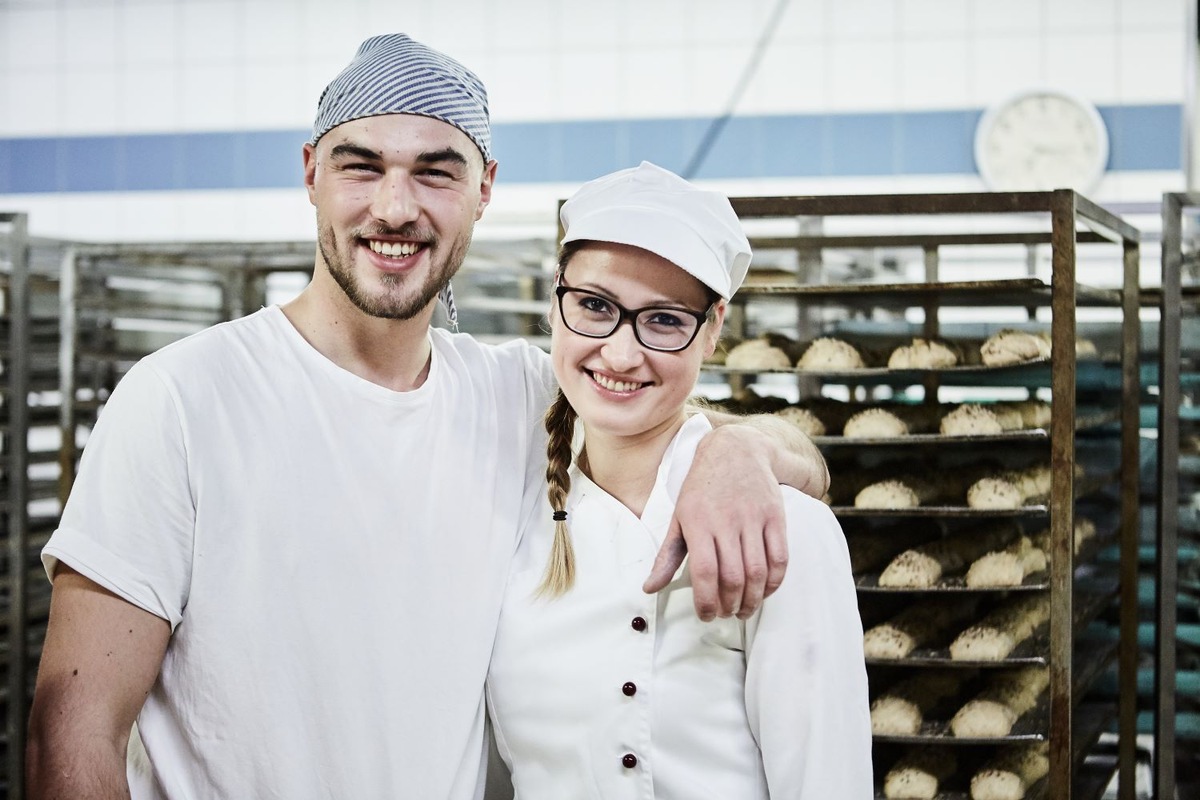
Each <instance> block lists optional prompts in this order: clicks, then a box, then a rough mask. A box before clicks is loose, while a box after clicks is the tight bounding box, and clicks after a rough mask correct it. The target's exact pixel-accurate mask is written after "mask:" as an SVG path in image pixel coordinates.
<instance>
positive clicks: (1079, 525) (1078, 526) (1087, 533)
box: [1029, 516, 1096, 554]
mask: <svg viewBox="0 0 1200 800" xmlns="http://www.w3.org/2000/svg"><path fill="white" fill-rule="evenodd" d="M1095 535H1096V523H1094V522H1092V521H1091V520H1090V519H1088V518H1087V517H1078V516H1077V517H1076V518H1075V526H1074V538H1075V542H1074V546H1075V553H1076V554H1078V553H1079V548H1081V547H1083V545H1084V543H1086V542H1087V541H1088V540H1090V539H1091V538H1092V537H1093V536H1095ZM1029 538H1030V540H1031V541H1032V542H1033V545H1034V546H1035V547H1038V548H1040V549H1041V550H1042V551H1043V552H1044V553H1049V552H1050V529H1049V528H1043V529H1042V530H1040V531H1038V532H1037V533H1034V534H1030V537H1029Z"/></svg>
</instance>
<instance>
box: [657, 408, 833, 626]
mask: <svg viewBox="0 0 1200 800" xmlns="http://www.w3.org/2000/svg"><path fill="white" fill-rule="evenodd" d="M703 413H704V414H705V416H706V417H708V420H709V422H711V423H712V425H713V427H714V428H715V430H713V432H712V433H710V434H709V435H708V436H706V437H704V439H703V440H702V441H701V443H700V446H699V447H698V448H697V449H696V457H695V459H694V460H693V462H692V468H691V470H690V471H689V472H688V475H687V478H686V479H685V480H684V483H683V486H682V488H681V489H680V492H679V502H678V503H677V504H676V507H675V516H674V518H673V519H672V520H671V525H670V528H668V530H667V536H666V539H665V540H664V541H663V545H662V547H661V548H660V549H659V552H658V558H657V559H656V560H655V562H654V567H653V569H652V570H651V572H650V577H649V578H648V579H647V580H646V583H645V585H644V587H643V588H644V589H645V591H647V592H656V591H658V590H660V589H662V588H663V587H664V586H666V585H667V584H668V583H669V582H670V581H671V577H672V576H673V575H674V574H675V571H676V570H677V569H679V565H680V564H681V563H683V558H684V555H685V554H690V556H691V562H690V566H689V569H690V571H691V576H692V590H693V594H694V596H695V602H696V614H697V615H698V616H699V617H700V618H701V619H703V620H709V619H712V618H713V617H714V616H723V617H727V616H731V615H734V614H736V615H737V616H738V617H741V618H742V619H745V618H746V617H748V616H750V615H751V614H753V613H754V611H755V610H756V609H757V608H758V607H759V605H761V604H762V600H763V598H764V597H767V596H769V595H770V594H771V593H772V592H774V591H775V590H776V589H777V588H778V587H779V585H780V584H781V583H782V582H783V576H784V573H785V571H786V570H787V560H788V554H787V530H786V528H785V519H784V513H783V501H782V498H781V496H780V493H779V484H780V483H784V484H787V485H789V486H792V487H795V488H796V489H798V490H800V491H802V492H804V493H805V494H808V495H811V496H813V497H817V498H819V497H821V496H822V495H824V494H825V492H826V491H827V490H828V488H829V471H828V469H826V467H825V459H824V457H822V456H821V453H820V451H819V450H818V449H817V447H816V445H814V444H813V443H812V441H811V440H810V439H809V438H808V437H807V436H805V435H804V434H803V433H802V432H801V431H800V430H798V429H797V428H796V427H795V426H794V425H792V424H791V423H789V422H787V421H786V420H782V419H779V418H777V417H773V416H771V415H769V414H762V415H757V416H751V417H735V416H733V415H730V414H722V413H719V412H715V411H712V410H709V409H705V410H704V411H703ZM727 423H734V424H727Z"/></svg>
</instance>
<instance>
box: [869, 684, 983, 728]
mask: <svg viewBox="0 0 1200 800" xmlns="http://www.w3.org/2000/svg"><path fill="white" fill-rule="evenodd" d="M969 678H970V675H968V674H967V673H966V671H965V670H941V671H939V670H928V671H924V670H923V671H920V672H917V673H916V674H914V675H913V676H911V677H909V678H905V679H904V680H902V681H900V682H899V683H897V684H895V685H894V686H892V687H891V688H889V689H887V690H885V691H884V692H883V693H882V694H880V695H879V696H878V697H876V698H875V701H874V702H873V703H871V732H872V733H874V734H876V735H878V736H916V735H917V734H918V733H919V732H920V730H921V724H922V723H923V722H924V721H925V715H926V714H928V713H931V712H932V711H933V710H934V709H935V708H937V707H938V705H939V704H941V703H942V702H943V701H946V700H948V699H950V698H953V697H957V696H958V694H959V693H960V692H961V691H962V687H963V684H964V683H966V681H967V680H968V679H969Z"/></svg>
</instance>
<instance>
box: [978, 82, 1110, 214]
mask: <svg viewBox="0 0 1200 800" xmlns="http://www.w3.org/2000/svg"><path fill="white" fill-rule="evenodd" d="M975 163H976V165H977V166H978V168H979V172H980V175H982V176H983V180H984V182H985V183H986V184H987V185H988V187H989V188H990V189H993V190H995V191H1048V190H1050V189H1074V190H1076V191H1078V192H1088V191H1091V190H1092V189H1094V188H1095V187H1096V184H1098V183H1099V181H1100V178H1101V176H1102V175H1103V174H1104V169H1105V167H1106V166H1107V164H1108V133H1107V131H1106V130H1105V128H1104V120H1102V119H1101V118H1100V114H1099V113H1098V112H1097V111H1096V108H1095V107H1094V106H1093V105H1091V104H1090V103H1088V102H1087V101H1086V100H1082V99H1080V98H1077V97H1073V96H1071V95H1068V94H1064V93H1062V92H1054V91H1036V92H1024V93H1022V94H1020V95H1017V96H1016V97H1014V98H1012V99H1010V100H1007V101H1006V102H1004V103H1001V104H1000V105H998V106H996V107H994V108H992V109H989V110H988V111H987V112H986V113H985V114H984V115H983V117H982V118H981V119H980V121H979V127H978V128H976V130H975Z"/></svg>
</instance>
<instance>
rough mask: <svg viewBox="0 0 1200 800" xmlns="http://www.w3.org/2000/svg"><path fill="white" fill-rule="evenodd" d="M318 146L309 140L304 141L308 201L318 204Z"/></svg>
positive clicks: (305, 180) (305, 183)
mask: <svg viewBox="0 0 1200 800" xmlns="http://www.w3.org/2000/svg"><path fill="white" fill-rule="evenodd" d="M316 184H317V148H316V147H314V146H313V145H311V144H309V143H308V142H305V143H304V188H305V190H306V191H307V192H308V202H310V203H312V204H313V205H314V206H315V205H316V204H317V195H316V191H317V185H316Z"/></svg>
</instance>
